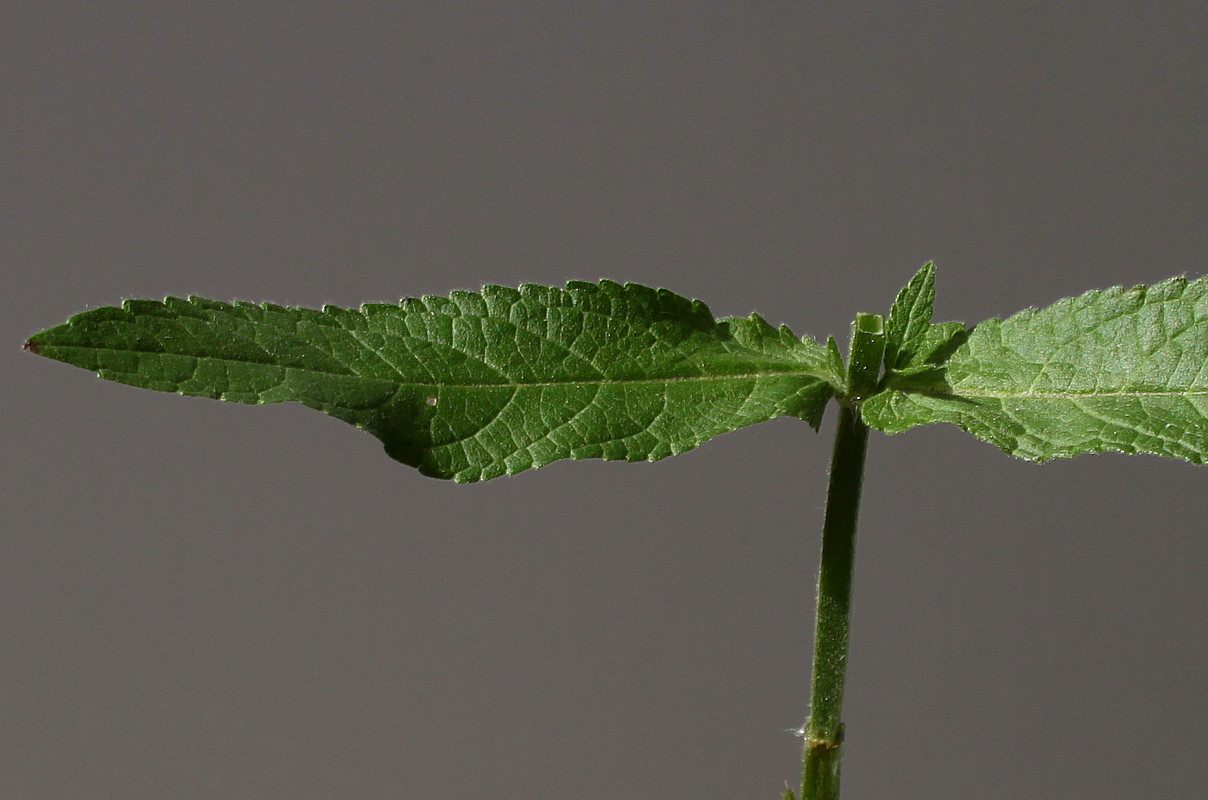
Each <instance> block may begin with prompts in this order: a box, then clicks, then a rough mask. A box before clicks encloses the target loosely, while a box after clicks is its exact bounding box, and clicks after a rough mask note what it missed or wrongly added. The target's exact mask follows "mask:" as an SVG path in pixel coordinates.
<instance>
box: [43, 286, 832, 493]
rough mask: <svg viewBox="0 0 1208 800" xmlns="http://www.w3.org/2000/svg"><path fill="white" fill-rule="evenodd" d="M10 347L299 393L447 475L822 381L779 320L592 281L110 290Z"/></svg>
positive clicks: (647, 436) (671, 428) (813, 418)
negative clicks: (268, 298) (203, 294)
mask: <svg viewBox="0 0 1208 800" xmlns="http://www.w3.org/2000/svg"><path fill="white" fill-rule="evenodd" d="M27 347H29V349H31V350H33V351H34V352H36V353H39V354H41V355H44V356H47V357H50V358H55V359H58V360H61V361H66V362H68V363H72V364H75V365H76V366H80V367H84V368H86V369H90V370H93V371H95V372H97V374H98V375H100V376H101V377H103V378H106V379H109V380H115V381H119V382H122V383H128V384H131V385H135V386H140V387H143V388H150V389H157V390H162V391H174V392H179V393H182V394H190V395H198V396H205V397H212V398H216V399H222V400H228V401H234V402H243V403H271V402H285V401H295V402H301V403H303V404H305V405H307V406H310V407H312V408H316V409H318V410H321V411H324V412H325V413H328V414H330V415H332V416H335V417H337V418H339V419H342V420H344V421H346V422H349V423H351V424H353V425H356V426H357V427H360V428H363V429H365V430H368V431H369V432H371V433H373V434H374V435H376V436H377V437H378V438H379V439H381V440H382V442H383V444H384V445H385V447H386V450H387V452H388V453H389V454H390V455H391V456H392V457H394V458H396V459H398V460H400V461H403V462H404V463H407V464H410V465H412V466H416V467H418V468H419V469H420V470H421V472H424V473H425V474H428V475H432V476H434V477H443V478H453V479H455V480H459V481H474V480H483V479H486V478H490V477H495V476H497V475H501V474H514V473H516V472H519V471H521V470H524V469H529V468H532V467H537V466H542V465H544V464H547V463H549V462H551V461H554V460H557V459H560V458H588V457H598V458H605V459H625V460H642V459H648V460H656V459H658V458H663V457H665V456H668V455H673V454H675V453H679V452H683V451H685V450H688V449H692V448H693V447H696V446H697V445H699V444H701V443H703V442H704V441H706V440H707V439H709V438H712V437H713V436H716V435H718V434H720V433H725V432H727V431H730V430H735V429H737V428H739V427H743V426H745V425H748V424H752V423H754V422H759V421H763V420H765V419H770V418H772V417H775V416H781V415H790V416H797V417H799V418H802V419H805V420H806V421H809V422H810V423H811V424H813V425H815V427H816V426H817V423H818V421H819V419H820V417H821V413H822V409H823V407H824V405H825V403H826V401H827V400H828V399H829V397H830V396H831V394H832V393H833V388H832V384H834V383H835V381H836V379H835V378H834V377H833V376H831V375H830V369H829V362H828V356H827V353H826V351H825V349H824V348H822V347H821V346H820V345H818V344H816V343H814V342H812V341H809V340H801V339H798V338H796V337H795V336H794V335H793V334H792V333H791V332H790V331H788V330H787V329H786V328H783V327H782V328H779V329H777V328H773V327H772V326H770V325H768V324H767V323H766V322H764V321H763V320H762V319H760V318H759V317H758V316H755V315H752V316H751V317H748V318H743V319H722V320H715V319H714V318H713V317H712V315H711V313H710V312H709V309H708V307H707V306H705V305H704V304H703V303H700V302H698V301H690V300H687V299H685V298H682V297H680V296H678V295H675V294H673V293H671V292H668V291H666V290H656V289H648V288H646V287H642V286H638V285H636V284H625V285H621V284H616V283H612V282H609V281H602V282H600V283H595V284H591V283H580V282H572V283H570V284H567V286H566V287H565V288H562V289H559V288H554V287H542V286H535V285H531V284H528V285H524V286H522V287H520V288H519V289H509V288H506V287H500V286H487V287H484V288H483V290H482V291H481V292H477V293H474V292H453V293H451V294H450V295H449V296H448V297H435V296H432V297H424V298H410V299H406V300H403V301H401V302H400V303H399V304H397V305H391V304H368V305H365V306H362V307H361V308H360V309H357V310H348V309H340V308H334V307H330V306H329V307H326V308H324V309H322V310H316V309H304V308H285V307H282V306H274V305H270V304H260V305H257V304H251V303H231V304H228V303H221V302H217V301H211V300H204V299H201V298H189V299H180V298H168V299H166V300H164V301H162V302H158V301H147V300H136V301H127V302H126V303H124V304H123V306H122V307H121V308H103V309H96V310H93V311H89V312H85V313H83V314H80V315H77V316H75V317H73V318H72V319H71V320H69V321H68V322H67V323H65V324H63V325H60V326H56V327H55V328H51V329H48V330H47V331H43V332H42V333H40V334H36V335H35V336H33V337H31V339H30V342H29V343H28V345H27Z"/></svg>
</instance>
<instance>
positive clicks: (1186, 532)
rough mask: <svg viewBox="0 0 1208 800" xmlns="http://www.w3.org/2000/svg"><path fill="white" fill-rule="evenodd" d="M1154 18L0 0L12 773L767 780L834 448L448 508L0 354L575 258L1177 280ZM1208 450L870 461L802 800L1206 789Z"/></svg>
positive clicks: (684, 782)
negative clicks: (181, 310) (818, 791)
mask: <svg viewBox="0 0 1208 800" xmlns="http://www.w3.org/2000/svg"><path fill="white" fill-rule="evenodd" d="M1206 45H1208V7H1206V6H1205V5H1204V4H1202V3H1196V2H1161V1H1158V2H1154V1H1152V0H1151V1H1150V2H1145V3H1141V2H1101V3H1085V4H1074V3H1060V4H1055V3H1047V2H1017V3H1011V2H985V3H969V2H921V3H909V4H907V3H892V2H858V1H857V2H843V3H837V2H804V1H803V0H798V1H797V2H763V3H753V2H716V1H713V0H709V1H706V2H655V1H654V0H622V1H621V2H609V3H596V2H574V3H571V2H564V3H556V2H538V1H537V0H516V1H515V2H461V1H460V0H442V2H438V3H437V2H431V3H428V2H418V3H417V2H408V3H398V2H391V3H385V2H381V3H372V2H345V3H329V4H316V3H306V4H302V3H296V4H291V3H251V2H225V1H222V0H219V1H217V2H208V3H199V4H185V3H155V2H112V3H97V2H61V3H50V2H20V1H18V2H10V3H7V4H5V5H4V8H3V11H0V66H2V74H3V83H2V86H0V131H2V134H0V136H2V139H0V197H2V206H0V208H2V212H3V216H2V221H0V224H2V226H3V229H2V231H0V258H2V262H0V264H2V269H3V277H4V282H3V292H2V293H0V298H2V299H0V302H2V303H3V314H2V315H0V343H2V347H0V361H2V363H0V369H2V371H3V372H2V374H3V375H4V378H3V382H2V383H0V403H2V404H3V407H2V409H0V426H2V429H0V437H2V440H0V453H2V458H0V471H2V474H0V503H2V507H3V512H4V513H3V521H2V522H0V525H2V526H3V532H2V536H0V642H2V643H3V646H2V647H0V753H3V756H2V757H0V797H3V798H6V800H7V799H8V798H12V799H13V800H25V799H26V798H30V799H33V798H45V799H47V800H77V799H78V800H84V799H92V798H96V799H97V800H102V799H104V800H107V799H108V798H124V799H125V800H141V799H142V798H168V799H170V800H189V799H191V798H249V799H252V798H298V799H299V800H305V799H306V798H370V799H374V800H377V799H379V798H406V799H407V800H411V799H413V798H418V799H421V800H422V799H424V798H440V799H441V800H462V799H466V800H468V799H469V798H479V799H480V798H491V799H492V800H494V799H495V798H500V799H502V800H511V798H516V799H517V800H530V799H535V800H540V799H543V798H568V797H574V798H577V800H596V799H599V800H604V799H608V800H614V799H615V798H694V800H713V799H715V798H716V800H737V798H769V799H770V798H773V797H778V796H779V795H778V792H779V791H780V790H781V788H782V786H783V782H784V781H786V780H787V781H789V782H790V783H795V782H796V781H797V779H798V774H799V745H800V742H799V740H798V739H796V738H794V737H793V735H792V734H790V733H789V732H788V730H789V729H792V728H795V727H797V726H799V725H800V724H801V722H802V720H803V719H804V717H805V714H806V712H807V695H808V689H807V686H808V677H807V676H808V656H809V652H810V638H811V626H812V621H811V614H812V602H813V594H814V580H815V578H814V571H815V567H816V563H817V557H816V548H817V539H818V536H817V531H818V527H819V523H820V518H821V507H822V503H823V490H824V485H825V471H826V463H827V458H828V456H829V449H830V444H829V442H830V438H829V435H830V433H831V427H830V425H831V423H832V422H833V413H832V415H831V416H830V417H829V418H828V420H827V422H826V424H825V425H824V427H823V430H822V434H821V435H817V434H815V433H813V432H812V431H811V430H810V429H809V428H808V427H807V426H805V425H803V424H801V423H800V422H797V421H791V420H778V421H774V422H770V423H765V424H762V425H758V426H755V427H752V428H749V429H746V430H743V431H740V432H738V433H735V434H731V435H728V436H724V437H721V438H719V439H718V440H716V441H714V442H711V443H709V444H707V445H705V446H703V447H701V448H699V449H697V450H695V451H692V452H690V453H688V454H685V455H682V456H680V457H677V458H673V459H668V460H665V461H662V462H659V463H656V464H646V463H643V464H621V463H605V462H599V461H585V462H577V463H573V462H561V463H557V464H554V465H552V466H550V467H548V468H546V469H542V470H539V471H532V472H528V473H524V474H522V475H520V476H517V477H513V478H502V479H499V480H496V481H492V482H488V483H485V484H481V485H472V486H456V485H453V484H450V483H444V482H440V481H435V480H431V479H428V478H424V477H422V476H420V475H419V474H418V473H416V472H414V471H413V470H410V469H408V468H406V467H404V466H402V465H400V464H397V463H395V462H393V461H391V460H389V459H388V458H387V457H386V456H385V455H384V453H383V452H382V449H381V447H380V445H379V444H378V443H377V441H376V440H374V439H373V438H372V437H370V436H367V435H365V434H362V433H359V432H358V431H356V430H355V429H353V428H351V427H348V426H346V425H344V424H343V423H340V422H337V421H335V420H332V419H330V418H327V417H324V416H322V415H319V414H316V413H314V412H313V411H310V410H307V409H304V408H302V407H300V406H292V405H277V406H267V407H250V406H236V405H225V404H220V403H216V402H212V401H206V400H198V399H189V398H180V397H176V396H172V395H166V394H158V393H153V392H145V391H137V390H134V389H130V388H128V387H124V386H119V385H116V384H109V383H105V382H102V381H98V380H96V379H95V378H93V377H91V376H90V375H88V374H87V373H85V372H82V371H80V370H78V369H73V368H70V367H67V366H65V365H62V364H58V363H53V362H50V361H46V360H42V359H38V358H35V357H33V356H31V355H29V354H26V353H22V352H21V351H20V347H21V344H22V342H23V340H24V339H25V337H26V336H28V335H29V334H30V333H32V332H34V331H36V330H38V329H41V328H44V327H48V326H50V325H53V324H56V323H58V322H60V321H62V320H64V319H65V318H66V317H67V316H69V315H70V314H72V313H75V312H77V311H80V310H83V309H86V308H90V307H95V306H99V305H110V304H114V303H117V302H119V301H120V300H121V299H123V298H126V297H154V298H158V297H162V296H163V295H166V294H174V295H184V294H198V295H202V296H208V297H213V298H217V299H224V300H229V299H235V298H240V299H248V300H271V301H275V302H278V303H285V304H296V305H308V306H318V305H321V304H323V303H336V304H342V305H356V304H359V303H361V302H367V301H379V302H390V301H394V300H397V299H398V298H399V297H402V296H405V295H417V294H423V293H441V294H443V293H445V292H447V291H449V290H451V289H454V288H470V289H473V288H477V287H478V286H480V285H481V284H483V283H488V282H489V283H502V284H517V283H520V282H535V283H550V284H560V283H562V282H563V281H566V280H568V279H586V280H594V279H597V278H600V277H608V278H613V279H616V280H621V281H625V280H632V281H637V282H641V283H646V284H650V285H655V286H664V287H667V288H670V289H673V290H674V291H677V292H679V293H681V294H684V295H688V296H690V297H695V298H700V299H702V300H705V301H706V302H708V303H710V305H711V307H712V308H713V310H714V312H716V313H717V314H718V315H725V314H746V313H749V312H750V311H752V310H757V311H759V312H760V313H761V314H763V315H764V316H766V317H767V318H768V319H769V320H770V321H772V322H773V323H780V322H786V323H788V324H789V325H791V326H792V327H793V328H794V330H796V331H797V332H798V333H809V334H812V335H814V336H818V337H824V336H826V335H827V334H835V335H837V336H838V337H839V338H840V339H841V340H844V341H845V340H846V331H847V329H848V325H849V323H850V320H851V318H852V315H853V314H854V312H856V311H861V310H862V311H884V310H885V309H887V308H888V305H889V303H890V301H891V300H892V298H893V296H894V293H895V292H896V291H897V289H898V288H899V287H900V286H901V285H902V284H903V283H904V282H905V281H906V280H907V279H908V278H909V277H910V275H911V274H912V273H913V271H914V270H915V269H917V267H918V266H919V265H920V264H921V263H922V262H923V261H925V260H927V259H934V260H935V261H936V262H937V264H938V266H939V280H938V288H939V300H938V304H937V318H939V319H961V320H965V321H969V322H975V321H978V320H981V319H984V318H987V317H991V316H997V315H1006V314H1010V313H1012V312H1014V311H1016V310H1019V309H1020V308H1023V307H1026V306H1029V305H1037V306H1039V305H1046V304H1048V303H1050V302H1052V301H1054V300H1056V299H1058V298H1060V297H1063V296H1067V295H1070V294H1077V293H1080V292H1082V291H1084V290H1087V289H1092V288H1102V287H1106V286H1111V285H1118V284H1135V283H1146V282H1153V281H1157V280H1160V279H1163V278H1166V277H1168V276H1170V275H1173V274H1186V275H1188V276H1190V277H1199V276H1201V275H1203V274H1204V273H1205V271H1206V262H1205V253H1208V225H1206V224H1205V220H1206V212H1208V114H1206V109H1208V68H1206V66H1205V64H1206V61H1205V47H1206ZM1206 488H1208V471H1205V470H1204V469H1202V468H1196V467H1193V466H1190V465H1188V464H1186V463H1182V462H1176V461H1170V460H1162V459H1157V458H1151V457H1137V458H1129V457H1125V456H1121V455H1116V454H1107V455H1102V456H1085V457H1081V458H1077V459H1074V460H1071V461H1063V462H1059V463H1052V464H1049V465H1045V466H1036V465H1033V464H1027V463H1023V462H1020V461H1015V460H1013V459H1011V458H1009V457H1007V456H1005V455H1004V454H1002V453H1000V452H999V451H997V450H995V449H994V448H992V447H990V446H988V445H986V444H983V443H981V442H979V441H977V440H975V439H973V438H971V437H969V436H966V435H965V434H963V433H961V432H960V431H958V430H956V429H954V428H950V427H946V426H934V427H929V428H923V429H918V430H916V431H913V432H911V433H909V434H907V435H904V436H898V437H894V438H889V437H885V436H882V435H880V434H874V437H873V440H872V443H871V451H870V456H869V471H868V479H867V484H866V495H865V509H864V513H863V517H862V527H861V532H860V541H859V547H858V553H857V556H858V558H857V568H856V572H857V574H856V603H855V618H854V631H853V640H852V651H851V658H850V665H851V667H850V675H849V683H848V699H847V704H846V709H845V712H846V713H845V717H846V722H847V733H848V746H847V755H846V760H845V763H844V771H845V778H844V788H845V791H844V797H845V799H846V798H850V800H860V799H861V798H888V797H893V798H898V799H899V800H909V799H911V798H926V799H928V800H943V799H946V798H952V799H953V800H964V799H965V798H971V797H976V798H980V799H981V800H997V799H1000V798H1001V799H1002V800H1008V799H1010V800H1018V798H1030V799H1031V798H1040V799H1043V798H1096V800H1109V799H1110V798H1120V799H1123V798H1136V797H1147V798H1200V797H1203V796H1204V792H1205V787H1206V786H1208V761H1206V760H1205V758H1204V751H1205V747H1206V746H1208V635H1206V630H1208V627H1206V624H1205V623H1206V622H1208V592H1206V590H1205V586H1206V581H1205V578H1206V576H1208V537H1206V536H1205V532H1206V530H1205V527H1206V526H1205V512H1206V511H1208V493H1206V492H1205V489H1206Z"/></svg>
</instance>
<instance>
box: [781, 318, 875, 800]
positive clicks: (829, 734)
mask: <svg viewBox="0 0 1208 800" xmlns="http://www.w3.org/2000/svg"><path fill="white" fill-rule="evenodd" d="M884 348H885V336H884V320H883V319H882V318H881V317H880V316H879V315H876V314H859V315H857V317H856V321H855V323H854V324H853V325H852V342H851V352H850V355H849V356H848V367H847V384H848V386H847V395H846V397H844V398H843V399H842V400H841V402H840V404H839V422H838V427H837V430H836V431H835V447H834V450H833V451H832V454H831V466H830V483H829V485H828V486H827V492H826V514H825V516H824V518H823V522H822V556H821V559H820V563H819V566H818V611H817V618H816V622H815V626H814V667H813V679H812V685H811V691H810V717H809V721H808V722H807V723H806V725H805V729H804V734H805V748H804V762H805V763H804V773H803V776H802V779H801V797H802V800H837V798H838V797H839V768H840V762H841V759H842V755H843V751H842V745H843V723H842V721H841V718H840V715H841V712H842V708H843V683H844V680H845V679H846V677H847V644H848V636H849V629H850V627H851V590H852V572H853V567H854V563H855V554H856V518H857V516H858V514H859V510H860V487H861V484H862V483H863V480H864V455H865V452H866V451H867V449H868V426H867V425H865V424H864V422H863V421H861V419H860V408H859V401H860V399H861V398H862V397H865V396H867V395H868V394H869V393H871V392H872V391H873V390H874V388H875V386H876V382H877V378H878V375H879V373H880V367H881V357H882V354H883V352H884Z"/></svg>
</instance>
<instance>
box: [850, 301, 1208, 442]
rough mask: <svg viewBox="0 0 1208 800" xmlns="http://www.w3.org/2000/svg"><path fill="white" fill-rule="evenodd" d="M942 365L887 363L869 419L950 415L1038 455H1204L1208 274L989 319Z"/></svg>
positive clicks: (887, 421)
mask: <svg viewBox="0 0 1208 800" xmlns="http://www.w3.org/2000/svg"><path fill="white" fill-rule="evenodd" d="M940 366H941V371H940V373H939V374H936V373H935V372H933V373H931V374H928V375H922V376H915V377H913V378H912V376H910V375H909V374H903V375H901V376H894V375H893V374H890V375H889V376H888V378H887V381H886V385H887V387H888V388H887V389H886V390H885V391H883V392H881V393H880V394H877V395H875V396H873V397H871V398H869V399H868V400H866V401H865V402H864V404H863V407H862V413H863V415H864V419H865V421H866V422H868V424H870V425H872V426H873V427H875V428H878V429H880V430H882V431H885V432H887V433H898V432H900V431H904V430H907V429H909V428H912V427H915V426H917V425H925V424H928V423H932V422H951V423H954V424H956V425H959V426H960V427H961V428H963V429H965V430H966V431H968V432H969V433H972V434H973V435H974V436H977V437H978V438H980V439H983V440H985V441H987V442H990V443H991V444H994V445H996V446H997V447H1000V448H1001V449H1003V450H1004V451H1006V452H1008V453H1010V454H1011V455H1014V456H1018V457H1020V458H1024V459H1028V460H1034V461H1043V460H1047V459H1051V458H1063V457H1069V456H1073V455H1076V454H1078V453H1093V452H1099V451H1103V450H1118V451H1121V452H1125V453H1153V454H1156V455H1164V456H1172V457H1175V458H1182V459H1186V460H1188V461H1192V462H1195V463H1203V462H1204V461H1205V460H1208V369H1206V366H1208V279H1203V278H1201V279H1198V280H1194V281H1188V280H1185V279H1183V278H1174V279H1171V280H1167V281H1163V282H1161V283H1157V284H1154V285H1152V286H1137V287H1133V288H1128V289H1124V288H1119V287H1116V288H1112V289H1106V290H1102V291H1093V292H1087V293H1086V294H1083V295H1080V296H1078V297H1072V298H1066V299H1064V300H1060V301H1058V302H1056V303H1054V304H1053V305H1051V306H1049V307H1048V308H1045V309H1042V310H1036V309H1026V310H1024V311H1021V312H1020V313H1018V314H1015V315H1014V316H1012V317H1009V318H1008V319H1006V320H998V319H991V320H987V321H986V322H983V323H981V324H979V325H977V326H976V327H975V328H974V329H973V330H972V331H971V332H970V333H969V334H968V337H967V338H965V339H964V340H963V341H961V342H960V343H959V344H957V345H956V347H955V348H954V349H953V350H952V352H951V354H950V355H947V356H946V357H945V358H944V359H943V360H942V362H940ZM920 378H921V379H920Z"/></svg>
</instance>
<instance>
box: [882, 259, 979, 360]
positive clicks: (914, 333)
mask: <svg viewBox="0 0 1208 800" xmlns="http://www.w3.org/2000/svg"><path fill="white" fill-rule="evenodd" d="M934 306H935V263H934V262H931V261H928V262H927V263H926V264H924V265H923V266H922V268H921V269H919V271H918V272H916V273H915V275H914V277H913V278H911V279H910V282H909V283H907V284H906V285H905V286H904V287H902V290H901V291H900V292H898V296H897V299H895V300H894V301H893V306H892V307H891V308H890V309H889V316H888V317H887V318H886V320H885V369H886V370H887V371H888V372H890V373H891V374H892V373H902V374H912V373H913V374H918V373H924V372H931V371H933V369H932V368H933V366H934V365H936V364H939V363H940V362H941V361H942V360H943V359H944V358H946V357H947V356H948V354H949V353H950V352H951V348H953V347H955V346H956V345H957V344H959V343H960V342H961V341H963V340H964V334H965V326H964V323H961V322H939V323H933V322H932V321H931V316H932V309H933V307H934Z"/></svg>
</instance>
